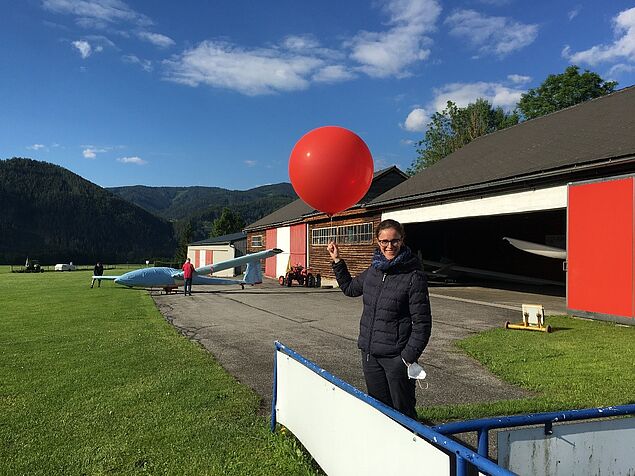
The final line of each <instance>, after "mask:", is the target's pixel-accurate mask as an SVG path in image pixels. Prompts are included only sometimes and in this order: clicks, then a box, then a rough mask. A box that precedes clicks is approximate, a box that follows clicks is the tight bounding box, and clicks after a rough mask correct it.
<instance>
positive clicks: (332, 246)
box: [326, 241, 340, 263]
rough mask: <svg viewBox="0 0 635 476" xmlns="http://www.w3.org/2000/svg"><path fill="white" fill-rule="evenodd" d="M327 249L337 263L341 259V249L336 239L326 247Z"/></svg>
mask: <svg viewBox="0 0 635 476" xmlns="http://www.w3.org/2000/svg"><path fill="white" fill-rule="evenodd" d="M326 251H328V252H329V255H331V259H332V260H333V261H335V262H336V263H337V262H338V261H339V260H340V249H339V248H338V247H337V244H336V243H335V242H334V241H331V242H330V243H329V244H328V246H327V247H326Z"/></svg>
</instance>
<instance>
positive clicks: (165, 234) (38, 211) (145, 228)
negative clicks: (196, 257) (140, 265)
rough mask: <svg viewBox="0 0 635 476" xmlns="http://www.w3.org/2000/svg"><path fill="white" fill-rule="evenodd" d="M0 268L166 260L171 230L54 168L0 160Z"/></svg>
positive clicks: (173, 246)
mask: <svg viewBox="0 0 635 476" xmlns="http://www.w3.org/2000/svg"><path fill="white" fill-rule="evenodd" d="M0 203H1V204H2V210H1V212H0V230H1V232H0V263H12V264H22V263H24V261H25V260H26V258H27V256H28V257H29V258H32V259H39V260H40V261H41V262H42V263H45V264H53V263H56V262H60V263H61V262H69V261H73V262H74V263H93V262H95V261H97V260H101V261H105V262H107V263H116V262H126V261H129V262H141V261H143V260H146V259H153V258H157V257H172V256H173V255H174V251H175V249H176V241H175V238H174V231H173V227H172V225H171V224H170V223H168V222H167V221H165V220H163V219H161V218H158V217H156V216H154V215H152V214H151V213H149V212H148V211H146V210H143V209H141V208H139V207H137V206H135V205H133V204H131V203H129V202H127V201H125V200H123V199H122V198H120V197H118V196H116V195H114V194H112V193H111V192H109V191H107V190H105V189H103V188H101V187H99V186H98V185H95V184H94V183H92V182H89V181H88V180H85V179H83V178H82V177H80V176H79V175H76V174H74V173H73V172H70V171H69V170H66V169H64V168H62V167H60V166H57V165H53V164H49V163H46V162H40V161H35V160H30V159H20V158H13V159H9V160H0Z"/></svg>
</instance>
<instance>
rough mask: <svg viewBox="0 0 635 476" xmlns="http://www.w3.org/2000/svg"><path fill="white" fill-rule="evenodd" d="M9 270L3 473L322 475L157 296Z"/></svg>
mask: <svg viewBox="0 0 635 476" xmlns="http://www.w3.org/2000/svg"><path fill="white" fill-rule="evenodd" d="M8 269H9V268H8V267H0V296H1V297H0V474H42V475H50V474H106V473H108V474H122V473H123V474H131V473H143V472H145V473H151V474H157V473H167V474H195V475H201V474H218V475H225V474H228V475H229V474H235V475H246V474H249V475H252V474H253V475H259V474H262V475H271V474H315V470H314V468H313V467H312V465H311V462H310V461H309V458H308V457H307V456H306V455H305V454H304V453H303V452H302V451H301V450H300V449H299V448H298V446H297V444H296V443H295V442H294V440H292V439H290V438H288V437H285V436H283V435H281V434H280V433H277V434H271V433H270V432H269V430H268V420H267V418H264V417H262V416H258V415H257V411H258V406H259V398H258V397H257V396H256V395H255V394H254V393H253V392H252V391H250V390H249V389H247V388H245V387H244V386H242V385H240V384H238V383H237V382H236V381H235V380H234V379H233V378H232V377H231V376H230V375H228V374H227V373H226V372H225V371H224V370H223V369H222V368H221V367H220V366H219V365H218V364H217V363H216V362H215V361H214V360H213V359H212V358H211V357H210V355H209V354H207V353H206V352H205V351H204V350H203V349H202V348H200V347H199V346H197V345H196V344H194V343H192V342H190V341H188V340H187V339H185V338H183V337H181V336H180V335H178V334H177V333H176V332H175V330H174V329H173V328H172V327H171V326H170V325H169V324H168V323H167V322H166V321H165V320H164V319H163V317H162V316H161V315H160V314H159V312H158V311H157V310H156V308H155V306H154V304H153V302H152V300H151V299H150V297H149V296H148V294H147V293H146V292H144V291H139V290H130V289H126V288H119V287H117V288H113V287H112V286H106V289H97V288H95V289H89V283H90V272H73V273H53V272H50V273H42V274H12V273H9V272H8ZM109 274H110V271H109ZM113 274H114V273H113ZM272 358H273V357H272Z"/></svg>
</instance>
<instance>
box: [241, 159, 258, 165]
mask: <svg viewBox="0 0 635 476" xmlns="http://www.w3.org/2000/svg"><path fill="white" fill-rule="evenodd" d="M244 163H245V165H246V166H247V167H255V166H256V164H257V163H258V162H257V161H255V160H245V161H244Z"/></svg>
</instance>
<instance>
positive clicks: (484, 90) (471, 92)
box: [432, 81, 525, 111]
mask: <svg viewBox="0 0 635 476" xmlns="http://www.w3.org/2000/svg"><path fill="white" fill-rule="evenodd" d="M524 92H525V91H524V90H521V89H516V88H513V87H511V88H510V87H508V86H505V85H504V84H503V83H488V82H484V81H479V82H476V83H451V84H446V85H445V86H442V87H441V88H438V89H435V90H434V93H435V98H434V100H433V101H432V104H433V108H434V110H435V111H441V110H443V109H445V107H446V105H447V102H448V101H452V102H454V103H455V104H456V105H457V106H459V107H465V106H467V105H468V104H470V103H473V102H474V101H476V100H477V99H478V98H483V99H486V100H487V101H489V102H490V103H491V104H492V106H494V107H498V106H500V107H502V108H503V109H506V110H510V109H513V108H514V107H515V106H516V103H518V101H519V100H520V96H521V95H522V94H523V93H524Z"/></svg>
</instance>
